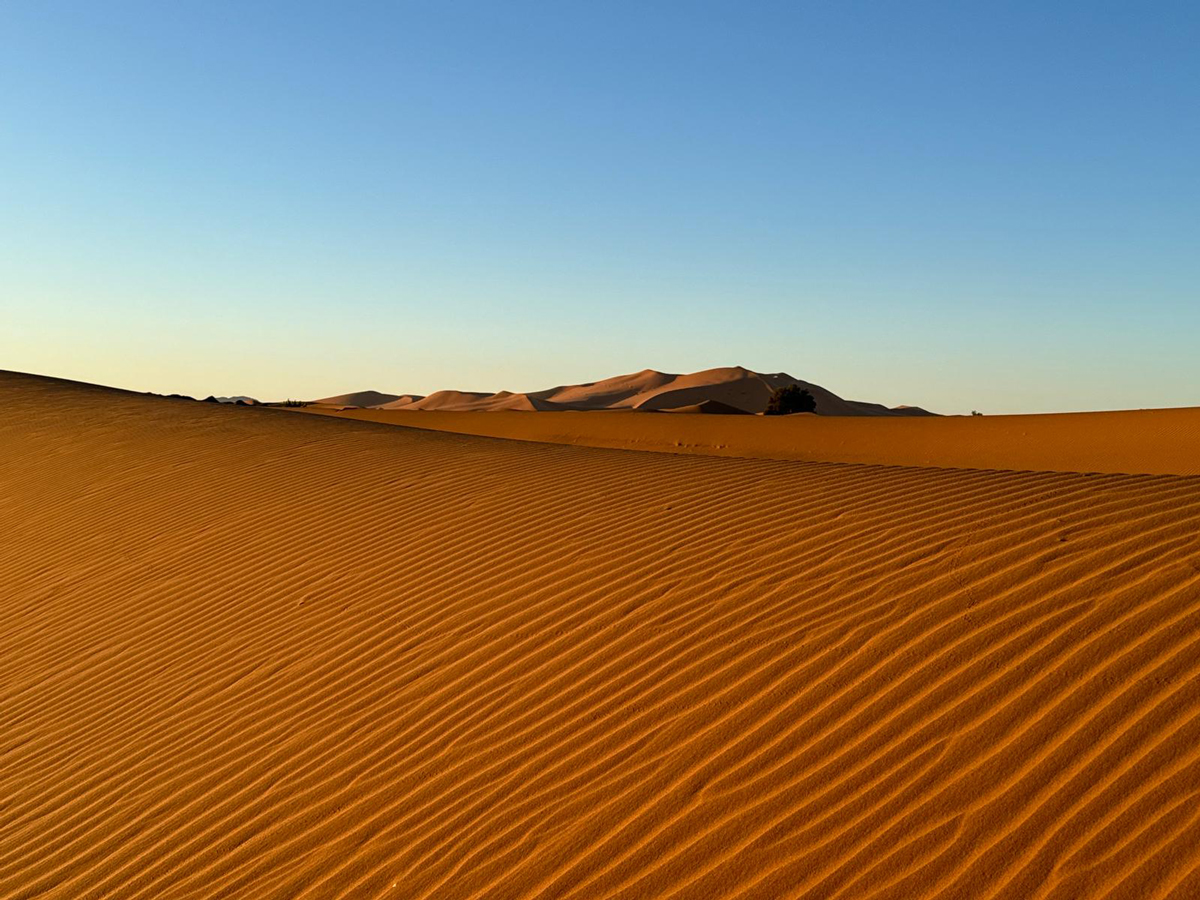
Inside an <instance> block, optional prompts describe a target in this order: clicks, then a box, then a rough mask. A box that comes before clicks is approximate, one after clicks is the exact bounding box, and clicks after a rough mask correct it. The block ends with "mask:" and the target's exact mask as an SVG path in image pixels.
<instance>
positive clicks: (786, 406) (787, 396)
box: [763, 384, 817, 416]
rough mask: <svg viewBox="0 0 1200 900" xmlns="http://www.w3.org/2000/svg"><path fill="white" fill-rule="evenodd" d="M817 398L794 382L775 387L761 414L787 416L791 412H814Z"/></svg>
mask: <svg viewBox="0 0 1200 900" xmlns="http://www.w3.org/2000/svg"><path fill="white" fill-rule="evenodd" d="M816 411H817V399H816V398H815V397H814V396H813V395H812V394H810V393H809V392H808V391H807V390H805V389H804V388H802V387H800V386H799V385H796V384H789V385H788V386H787V387H781V388H777V389H776V391H775V393H773V394H772V395H771V399H770V400H768V401H767V409H766V412H765V413H763V415H767V416H788V415H791V414H792V413H801V412H816Z"/></svg>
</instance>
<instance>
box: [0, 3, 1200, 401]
mask: <svg viewBox="0 0 1200 900" xmlns="http://www.w3.org/2000/svg"><path fill="white" fill-rule="evenodd" d="M1198 46H1200V4H1197V3H1195V2H1161V3H1159V2H1156V3H1143V4H1135V3H1116V2H1044V0H1043V2H1037V3H1035V2H1007V3H989V4H983V3H961V2H958V3H951V2H939V3H930V2H913V3H888V2H872V3H865V2H854V0H837V2H810V3H800V2H757V3H756V2H720V3H716V2H688V3H684V2H636V3H635V2H611V3H582V2H579V3H576V2H542V3H529V2H499V0H497V2H489V3H484V2H452V0H442V2H408V3H401V2H397V3H361V2H347V3H306V2H295V3H292V2H289V3H274V2H272V3H267V2H263V3H244V2H239V3H232V2H229V3H216V2H212V3H208V2H206V3H199V2H181V3H171V4H162V3H150V2H121V0H115V2H108V3H94V2H53V0H51V2H33V0H10V2H6V3H4V4H2V5H0V116H2V119H3V123H4V124H3V126H0V210H2V213H0V316H2V319H3V321H2V322H0V368H3V369H15V370H18V371H31V372H37V373H40V374H46V375H55V376H61V377H67V378H74V379H79V380H84V381H92V382H99V383H103V384H113V385H117V386H121V387H128V388H133V389H136V390H154V391H159V392H163V393H169V392H183V393H189V394H193V395H198V396H204V395H206V394H210V393H216V394H250V395H253V396H257V397H260V398H262V399H281V398H283V397H288V396H291V397H315V396H325V395H330V394H335V393H342V392H345V391H350V390H360V389H365V388H373V389H377V390H383V391H393V392H397V393H398V392H401V391H414V392H419V393H428V392H430V391H432V390H436V389H439V388H458V389H465V390H499V389H509V390H531V389H537V388H544V387H549V386H552V385H555V384H560V383H573V382H580V381H590V380H595V379H598V378H603V377H607V376H610V375H615V374H620V373H623V372H629V371H636V370H639V369H642V368H646V367H651V368H657V369H662V370H666V371H675V372H685V371H694V370H697V369H704V368H711V367H714V366H720V365H734V364H740V365H744V366H747V367H749V368H753V369H757V370H759V371H768V372H775V371H787V372H790V373H791V374H793V375H796V376H798V377H801V378H805V379H808V380H810V381H814V382H816V383H818V384H821V385H824V386H825V387H827V388H829V389H831V390H833V391H835V392H837V393H839V394H841V395H842V396H845V397H850V398H854V399H862V400H872V401H877V402H883V403H887V404H889V405H894V404H898V403H910V404H919V405H921V406H925V407H928V408H930V409H934V410H936V411H939V412H946V413H958V412H966V411H969V410H970V409H972V408H975V409H980V410H983V411H984V412H988V413H1004V412H1047V411H1056V410H1083V409H1106V408H1130V407H1152V406H1194V405H1200V353H1197V351H1196V343H1197V338H1198V337H1200V291H1198V286H1200V277H1198V276H1200V53H1198V52H1197V47H1198Z"/></svg>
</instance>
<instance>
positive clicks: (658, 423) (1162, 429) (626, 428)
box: [301, 407, 1200, 475]
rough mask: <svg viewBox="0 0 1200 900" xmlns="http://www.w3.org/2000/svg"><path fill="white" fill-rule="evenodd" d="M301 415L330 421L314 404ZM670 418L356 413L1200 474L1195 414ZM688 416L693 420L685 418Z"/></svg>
mask: <svg viewBox="0 0 1200 900" xmlns="http://www.w3.org/2000/svg"><path fill="white" fill-rule="evenodd" d="M301 411H302V412H309V413H322V414H333V411H332V410H322V409H321V408H319V407H307V408H305V409H303V410H301ZM707 411H708V413H710V414H707V415H705V414H701V415H696V414H695V413H697V412H700V410H695V409H690V410H686V411H684V410H681V411H678V412H677V413H674V414H672V415H645V414H643V413H636V412H623V411H619V410H614V411H611V412H605V413H602V414H597V413H583V412H555V413H549V414H544V415H538V416H527V415H516V414H510V415H502V416H498V415H487V414H483V413H479V412H437V413H436V414H434V413H430V414H423V413H416V412H405V411H401V410H399V409H352V410H344V411H339V412H337V413H336V414H337V415H339V416H341V417H345V418H352V419H358V420H361V421H369V422H385V423H388V424H391V425H405V426H411V427H414V428H426V429H435V430H438V431H453V432H458V433H460V434H477V435H487V436H490V437H502V438H512V439H516V440H525V441H545V442H548V443H553V444H576V445H580V446H586V447H611V448H617V449H624V450H654V451H658V452H663V453H686V454H700V455H704V456H736V457H753V458H757V459H792V460H805V461H809V462H848V463H867V464H871V465H899V466H941V467H948V468H961V469H1017V470H1033V471H1053V472H1106V473H1112V474H1143V475H1200V408H1186V409H1148V410H1123V411H1118V412H1098V413H1063V414H1056V415H1026V416H921V417H917V418H905V417H899V416H897V417H891V418H872V419H866V418H855V417H841V416H813V415H808V414H800V415H794V416H736V415H735V416H729V415H712V414H711V413H715V412H719V411H720V410H718V409H714V408H712V407H709V409H708V410H707ZM688 413H692V414H688Z"/></svg>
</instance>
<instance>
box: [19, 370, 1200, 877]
mask: <svg viewBox="0 0 1200 900" xmlns="http://www.w3.org/2000/svg"><path fill="white" fill-rule="evenodd" d="M664 418H673V417H664ZM0 515H2V517H3V523H4V525H5V539H4V541H2V542H0V578H2V579H3V585H4V589H3V591H2V592H0V798H2V799H0V836H3V839H2V840H0V897H5V898H27V897H50V898H81V897H87V898H99V897H119V898H122V900H132V898H183V897H188V898H195V897H213V898H215V897H253V898H275V897H278V898H283V897H288V898H330V897H337V898H351V897H353V898H360V897H404V898H434V897H436V898H468V897H471V898H484V897H487V898H535V897H537V898H547V897H555V898H634V897H638V898H647V897H655V898H657V897H675V898H725V897H739V898H801V897H803V898H816V897H823V898H835V897H836V898H866V897H870V898H934V897H938V898H943V897H964V898H965V897H970V898H1092V897H1129V898H1175V900H1183V898H1188V897H1195V896H1197V893H1198V892H1200V802H1197V800H1198V798H1200V679H1198V678H1197V675H1198V674H1200V672H1198V670H1200V536H1198V535H1200V479H1195V478H1181V477H1171V476H1085V475H1079V474H1070V473H1057V474H1052V473H1029V472H1021V473H1016V472H986V471H973V472H972V471H957V470H946V469H920V468H899V467H876V466H862V465H837V464H824V463H806V462H791V461H777V460H748V459H721V458H714V457H705V456H679V455H669V454H653V453H631V452H623V451H617V450H605V449H595V448H585V447H574V446H559V445H549V444H533V443H523V442H517V441H501V440H495V439H488V438H481V437H474V436H465V435H458V434H443V433H436V432H430V431H420V430H414V429H404V428H395V427H384V426H380V425H375V424H371V423H366V422H355V421H344V420H336V419H331V418H328V417H321V416H303V415H295V414H289V413H287V412H284V411H281V410H269V409H258V408H233V407H225V406H217V405H215V404H200V403H186V402H181V401H170V400H163V399H156V398H151V397H145V396H141V395H133V394H125V393H122V392H116V391H109V390H106V389H102V388H94V387H88V386H82V385H76V384H70V383H65V382H55V381H51V380H48V379H39V378H34V377H31V376H20V375H11V374H8V375H0Z"/></svg>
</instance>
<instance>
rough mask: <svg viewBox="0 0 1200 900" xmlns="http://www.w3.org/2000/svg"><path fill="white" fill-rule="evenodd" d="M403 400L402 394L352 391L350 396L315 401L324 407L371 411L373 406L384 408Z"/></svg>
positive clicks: (344, 395) (343, 395) (341, 395)
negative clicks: (345, 407)
mask: <svg viewBox="0 0 1200 900" xmlns="http://www.w3.org/2000/svg"><path fill="white" fill-rule="evenodd" d="M400 398H401V395H400V394H381V393H380V392H379V391H352V392H351V393H349V394H338V395H337V396H335V397H324V398H322V399H320V400H314V401H312V402H313V403H320V404H321V405H323V406H360V407H362V408H363V409H369V408H370V407H373V406H383V405H384V404H385V403H392V402H394V401H396V400H399V399H400Z"/></svg>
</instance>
